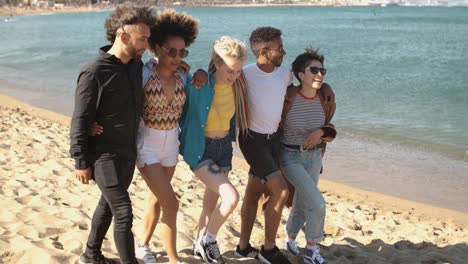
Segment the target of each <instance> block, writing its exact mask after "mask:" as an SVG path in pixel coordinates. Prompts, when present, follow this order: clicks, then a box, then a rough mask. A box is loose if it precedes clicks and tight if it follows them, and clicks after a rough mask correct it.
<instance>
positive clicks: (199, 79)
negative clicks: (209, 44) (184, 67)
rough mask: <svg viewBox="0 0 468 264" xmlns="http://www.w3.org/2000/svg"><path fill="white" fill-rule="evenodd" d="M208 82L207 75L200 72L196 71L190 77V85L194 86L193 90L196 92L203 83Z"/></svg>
mask: <svg viewBox="0 0 468 264" xmlns="http://www.w3.org/2000/svg"><path fill="white" fill-rule="evenodd" d="M207 81H208V74H207V73H206V72H205V71H204V70H202V69H198V70H197V71H196V72H195V73H194V74H193V77H192V81H191V82H190V83H194V84H195V88H196V89H197V90H198V89H200V88H201V87H202V86H203V85H205V83H206V82H207Z"/></svg>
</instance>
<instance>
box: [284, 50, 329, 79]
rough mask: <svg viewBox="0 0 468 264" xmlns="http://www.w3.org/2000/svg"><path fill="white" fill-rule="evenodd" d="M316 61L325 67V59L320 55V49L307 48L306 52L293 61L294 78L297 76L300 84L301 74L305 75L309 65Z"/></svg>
mask: <svg viewBox="0 0 468 264" xmlns="http://www.w3.org/2000/svg"><path fill="white" fill-rule="evenodd" d="M314 60H316V61H320V63H322V65H324V62H325V57H324V56H323V55H322V54H320V53H319V48H317V49H313V48H305V52H304V53H302V54H300V55H299V56H297V57H296V59H295V60H294V61H293V63H292V64H291V68H292V71H293V73H294V76H296V79H297V80H298V81H299V82H302V81H301V79H299V73H300V72H302V73H303V72H304V71H305V68H306V66H307V64H309V63H310V62H311V61H314Z"/></svg>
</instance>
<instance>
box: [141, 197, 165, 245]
mask: <svg viewBox="0 0 468 264" xmlns="http://www.w3.org/2000/svg"><path fill="white" fill-rule="evenodd" d="M160 214H161V205H160V204H159V202H158V198H156V196H155V195H154V194H153V192H151V191H150V192H148V206H147V207H146V215H145V219H144V225H145V226H144V228H145V229H144V231H143V236H142V240H141V242H140V245H141V246H144V245H149V242H150V240H151V237H152V236H153V233H154V229H155V228H156V225H157V224H158V221H159V216H160Z"/></svg>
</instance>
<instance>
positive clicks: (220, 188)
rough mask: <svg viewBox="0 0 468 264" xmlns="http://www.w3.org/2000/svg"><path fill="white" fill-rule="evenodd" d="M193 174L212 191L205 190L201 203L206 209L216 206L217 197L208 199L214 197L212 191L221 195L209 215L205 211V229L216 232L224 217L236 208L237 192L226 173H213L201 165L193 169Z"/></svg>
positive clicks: (224, 219)
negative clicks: (206, 216) (219, 201)
mask: <svg viewBox="0 0 468 264" xmlns="http://www.w3.org/2000/svg"><path fill="white" fill-rule="evenodd" d="M195 175H196V176H197V177H198V178H199V179H200V180H201V181H202V182H203V183H204V184H205V185H206V187H207V189H209V190H210V191H211V192H212V193H206V192H205V196H204V199H203V204H204V205H205V206H207V209H211V208H213V206H216V203H217V199H210V198H214V195H213V193H216V194H217V195H218V196H219V197H221V203H220V204H219V205H217V206H216V207H215V208H214V210H212V213H211V215H209V214H208V212H206V214H207V215H208V216H209V220H208V225H207V227H206V230H207V232H210V233H212V234H217V233H218V230H219V229H220V228H221V226H222V225H223V224H224V222H225V221H226V219H227V218H228V217H229V215H230V214H231V213H232V211H233V210H234V209H235V208H236V206H237V203H238V201H239V193H238V192H237V190H236V188H235V187H234V186H233V185H232V183H231V182H230V181H229V179H228V177H227V173H222V174H213V173H211V172H209V171H208V166H203V167H202V168H200V169H198V170H196V171H195ZM205 198H207V199H205Z"/></svg>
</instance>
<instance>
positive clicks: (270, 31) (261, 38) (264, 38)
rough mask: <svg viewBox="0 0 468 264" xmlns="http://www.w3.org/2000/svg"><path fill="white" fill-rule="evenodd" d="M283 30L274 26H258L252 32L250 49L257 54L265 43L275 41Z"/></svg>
mask: <svg viewBox="0 0 468 264" xmlns="http://www.w3.org/2000/svg"><path fill="white" fill-rule="evenodd" d="M281 34H282V33H281V30H279V29H277V28H274V27H258V28H256V29H255V30H254V31H252V33H251V34H250V38H249V42H250V49H251V50H252V52H253V53H254V54H255V56H257V54H258V51H259V50H260V49H261V48H263V46H264V45H265V43H268V42H272V41H275V40H276V39H278V38H280V37H281Z"/></svg>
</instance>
